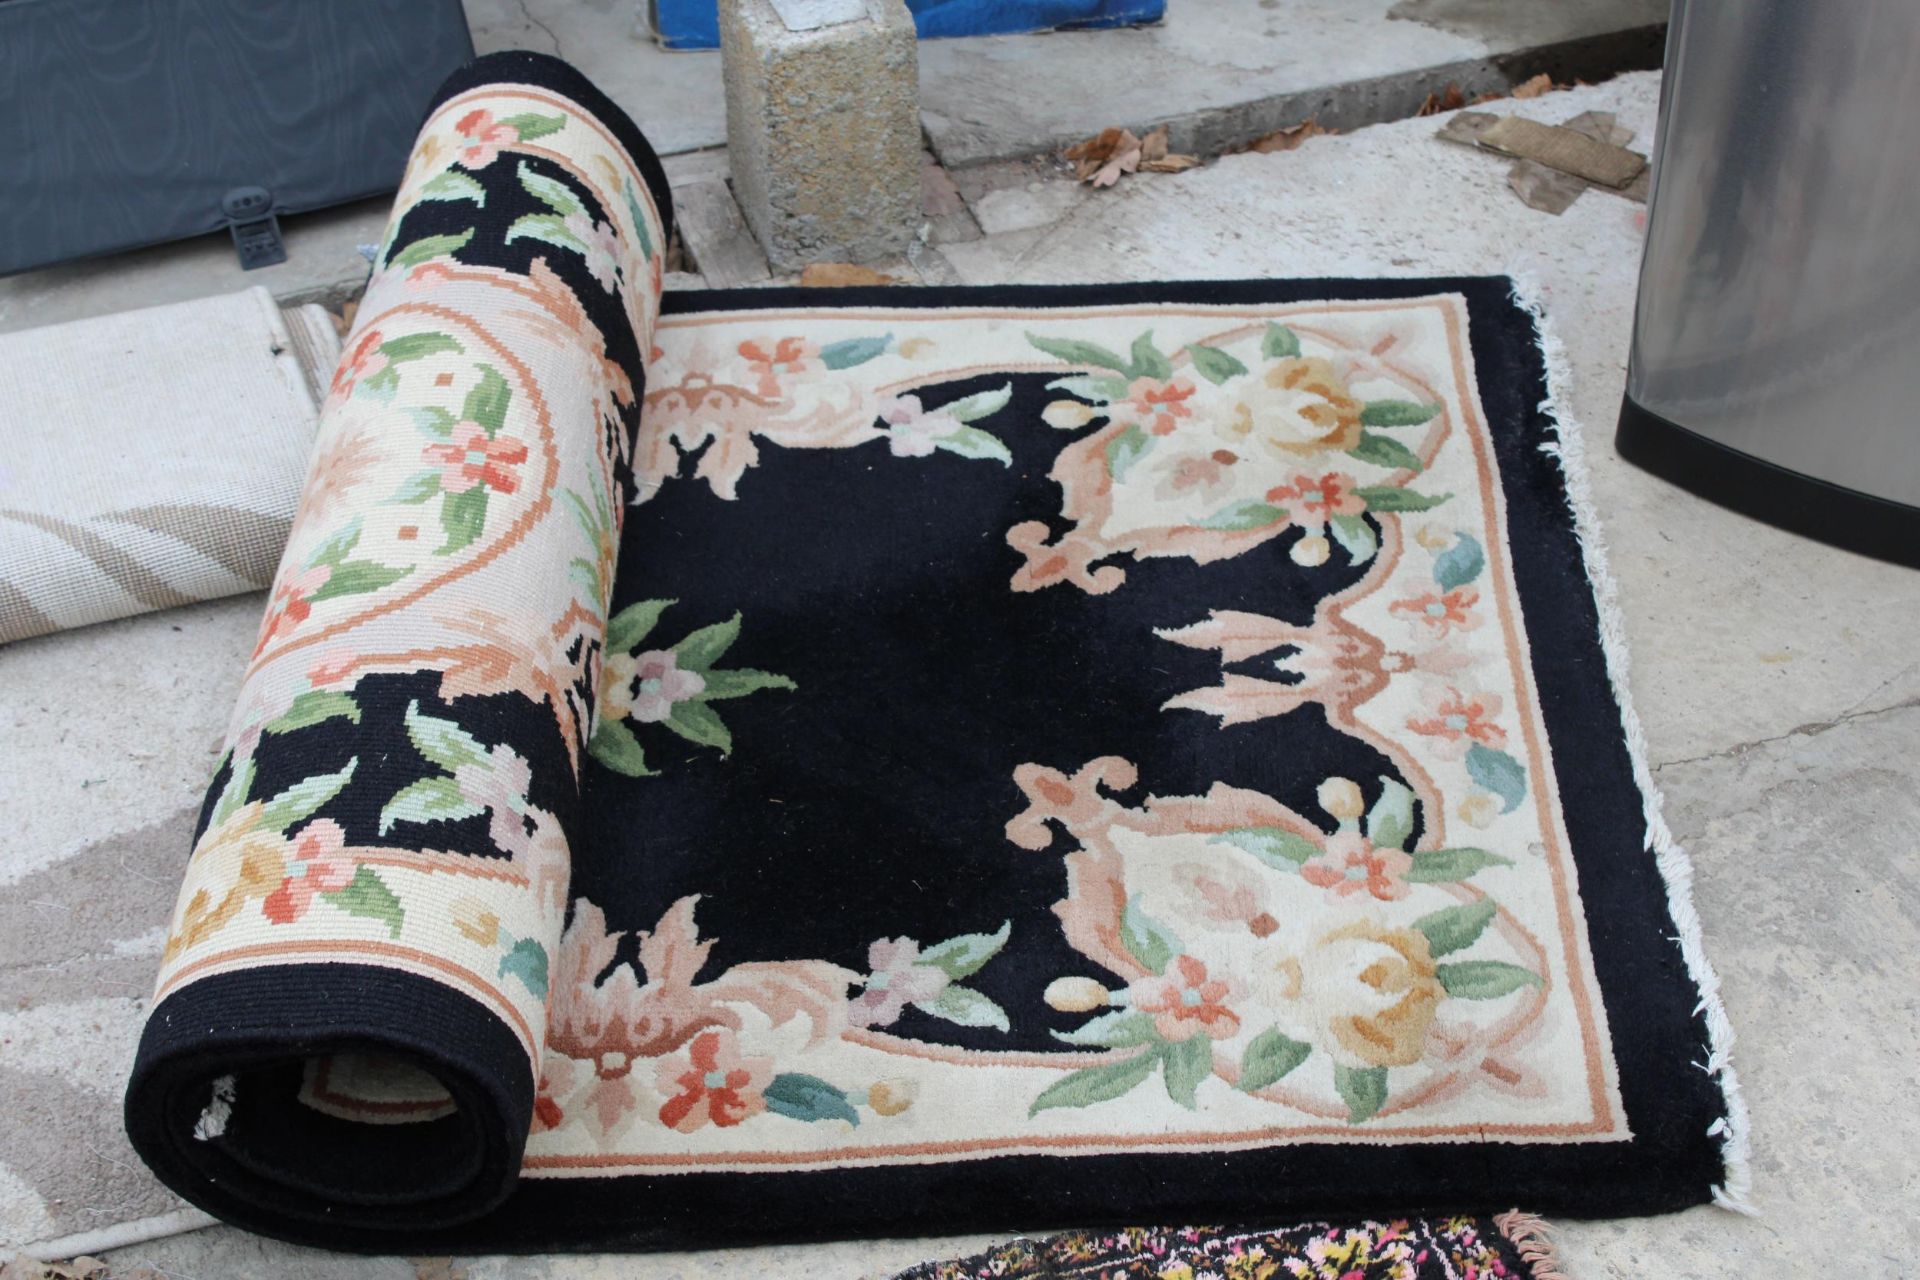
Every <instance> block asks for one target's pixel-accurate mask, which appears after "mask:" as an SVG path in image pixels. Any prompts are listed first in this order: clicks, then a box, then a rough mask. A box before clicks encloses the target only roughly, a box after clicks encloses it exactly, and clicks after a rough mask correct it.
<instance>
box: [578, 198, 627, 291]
mask: <svg viewBox="0 0 1920 1280" xmlns="http://www.w3.org/2000/svg"><path fill="white" fill-rule="evenodd" d="M565 225H566V228H567V230H568V232H570V233H571V234H572V236H573V238H574V239H575V240H578V241H579V242H580V243H581V245H582V246H583V248H584V251H585V256H586V260H587V271H588V273H589V274H591V275H592V276H593V278H594V281H595V282H596V283H597V284H599V286H600V287H601V288H602V289H605V290H607V291H608V292H612V290H613V286H614V274H615V271H616V270H617V268H618V267H619V265H620V233H619V232H617V231H615V230H614V229H613V228H612V227H611V226H609V225H608V224H607V223H604V222H595V221H594V220H593V219H592V218H590V217H588V216H587V215H586V214H584V213H570V214H568V215H567V216H566V220H565Z"/></svg>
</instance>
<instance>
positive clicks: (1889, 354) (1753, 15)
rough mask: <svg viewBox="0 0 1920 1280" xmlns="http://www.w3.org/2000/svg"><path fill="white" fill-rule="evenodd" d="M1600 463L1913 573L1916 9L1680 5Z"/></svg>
mask: <svg viewBox="0 0 1920 1280" xmlns="http://www.w3.org/2000/svg"><path fill="white" fill-rule="evenodd" d="M1616 443H1617V445H1618V448H1619V450H1620V454H1621V456H1622V457H1624V458H1626V459H1628V460H1629V461H1631V462H1634V463H1637V464H1638V465H1640V466H1642V467H1645V468H1646V469H1647V470H1649V471H1652V472H1654V473H1656V474H1658V475H1661V476H1663V477H1666V478H1667V479H1669V480H1672V481H1674V482H1676V483H1678V484H1680V485H1682V486H1684V487H1686V488H1688V489H1690V490H1692V491H1694V492H1696V493H1698V494H1700V495H1702V496H1704V497H1707V498H1710V499H1713V500H1715V501H1718V502H1721V503H1723V504H1725V505H1726V506H1729V507H1732V508H1735V509H1737V510H1740V511H1742V512H1745V513H1746V514H1748V515H1752V516H1755V517H1757V518H1759V519H1762V520H1766V521H1768V522H1770V523H1773V524H1777V525H1780V526H1782V527H1785V528H1788V529H1792V530H1794V531H1796V532H1800V533H1804V534H1808V535H1810V536H1812V537H1816V538H1820V539H1822V540H1824V541H1828V542H1832V543H1835V544H1837V545H1840V546H1845V547H1849V548H1851V549H1853V550H1857V551H1861V552H1865V553H1867V554H1870V555H1877V556H1881V557H1885V558H1887V559H1891V560H1897V561H1900V562H1903V563H1906V564H1913V565H1920V3H1915V2H1914V0H1675V4H1674V8H1673V18H1672V23H1671V25H1670V26H1669V28H1668V34H1667V58H1666V74H1665V79H1664V82H1663V84H1662V86H1661V101H1660V126H1659V136H1658V141H1657V146H1656V149H1655V152H1654V180H1653V193H1652V197H1651V203H1650V210H1649V218H1648V225H1647V245H1646V257H1645V259H1644V261H1643V262H1642V264H1641V268H1640V299H1639V307H1638V310H1637V312H1636V314H1635V317H1634V327H1633V349H1632V354H1631V357H1630V360H1629V364H1628V372H1627V396H1626V403H1625V405H1624V407H1623V409H1622V412H1621V417H1620V429H1619V434H1618V437H1617V441H1616Z"/></svg>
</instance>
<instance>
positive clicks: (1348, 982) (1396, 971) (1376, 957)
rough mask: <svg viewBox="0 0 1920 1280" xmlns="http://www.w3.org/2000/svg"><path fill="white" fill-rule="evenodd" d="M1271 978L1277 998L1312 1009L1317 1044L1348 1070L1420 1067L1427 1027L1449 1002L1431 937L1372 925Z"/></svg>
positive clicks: (1326, 942)
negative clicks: (1280, 997) (1437, 965)
mask: <svg viewBox="0 0 1920 1280" xmlns="http://www.w3.org/2000/svg"><path fill="white" fill-rule="evenodd" d="M1274 973H1275V977H1276V979H1277V980H1278V990H1277V994H1279V995H1280V996H1282V997H1284V998H1287V999H1291V1000H1299V1001H1304V1002H1305V1003H1306V1004H1307V1005H1308V1007H1309V1008H1310V1010H1311V1017H1312V1021H1313V1026H1314V1030H1315V1037H1314V1038H1315V1040H1316V1041H1317V1042H1318V1044H1319V1046H1320V1047H1321V1048H1322V1049H1324V1050H1325V1051H1326V1053H1327V1054H1328V1056H1330V1057H1331V1058H1333V1060H1334V1061H1336V1062H1338V1063H1341V1064H1342V1065H1344V1066H1349V1067H1406V1066H1412V1065H1413V1064H1414V1063H1416V1062H1418V1061H1420V1057H1421V1054H1422V1052H1423V1048H1424V1045H1425V1042H1426V1038H1427V1029H1428V1028H1429V1027H1431V1026H1432V1025H1433V1017H1434V1013H1435V1011H1436V1010H1437V1009H1438V1008H1439V1005H1440V1001H1441V1000H1442V999H1443V998H1444V997H1445V996H1446V990H1445V988H1443V987H1442V986H1441V985H1440V979H1439V978H1438V977H1437V976H1436V973H1435V965H1434V961H1433V951H1432V949H1431V948H1430V947H1429V946H1428V945H1427V938H1426V935H1425V934H1423V933H1421V932H1420V931H1419V930H1417V929H1395V928H1389V927H1388V926H1386V925H1384V924H1381V923H1379V922H1377V921H1374V920H1370V919H1362V920H1356V921H1354V922H1352V923H1350V924H1347V925H1343V926H1341V927H1340V928H1338V929H1335V930H1333V931H1331V932H1330V933H1326V934H1323V935H1322V936H1321V937H1320V939H1319V940H1318V941H1317V942H1315V943H1314V944H1313V945H1312V946H1311V947H1309V948H1308V949H1307V950H1306V951H1305V952H1304V953H1303V954H1301V955H1300V956H1298V957H1289V958H1288V959H1286V960H1283V961H1281V962H1280V964H1279V965H1277V966H1275V971H1274Z"/></svg>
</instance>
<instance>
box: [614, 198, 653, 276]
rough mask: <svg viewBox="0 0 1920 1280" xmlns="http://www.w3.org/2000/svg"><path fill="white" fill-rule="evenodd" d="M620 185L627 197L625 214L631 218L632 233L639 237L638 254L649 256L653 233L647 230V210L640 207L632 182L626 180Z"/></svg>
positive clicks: (651, 254) (651, 249)
mask: <svg viewBox="0 0 1920 1280" xmlns="http://www.w3.org/2000/svg"><path fill="white" fill-rule="evenodd" d="M621 185H622V192H623V194H625V196H626V197H627V214H628V216H629V217H631V218H632V219H633V231H634V234H635V235H636V236H638V237H639V239H640V256H641V257H643V258H651V257H652V256H653V235H652V233H651V232H649V231H648V230H647V211H646V210H645V209H643V208H641V207H640V197H639V196H638V195H636V194H634V190H633V183H631V182H626V183H623V184H621Z"/></svg>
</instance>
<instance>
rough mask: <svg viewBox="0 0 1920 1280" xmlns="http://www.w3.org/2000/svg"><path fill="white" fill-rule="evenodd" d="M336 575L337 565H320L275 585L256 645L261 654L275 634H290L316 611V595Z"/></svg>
mask: <svg viewBox="0 0 1920 1280" xmlns="http://www.w3.org/2000/svg"><path fill="white" fill-rule="evenodd" d="M332 577H333V566H332V565H330V564H316V565H314V566H313V567H312V568H310V569H302V570H301V571H300V572H298V573H296V574H292V575H290V576H288V577H283V578H281V579H280V580H279V581H278V582H276V583H274V584H273V599H272V600H270V601H268V602H267V616H266V619H265V621H263V622H262V623H261V624H260V640H259V642H258V643H257V644H255V645H254V646H253V656H254V657H256V658H257V657H259V656H260V655H261V654H262V653H264V652H265V651H266V648H267V646H268V645H270V644H272V643H273V641H274V637H276V636H283V635H289V634H291V633H292V632H293V630H294V629H295V628H296V627H298V626H299V625H300V624H301V623H303V622H305V621H306V620H307V618H308V616H309V615H310V614H312V613H313V596H314V594H315V593H316V592H318V591H319V590H320V588H322V587H324V586H326V585H327V580H328V579H330V578H332Z"/></svg>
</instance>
